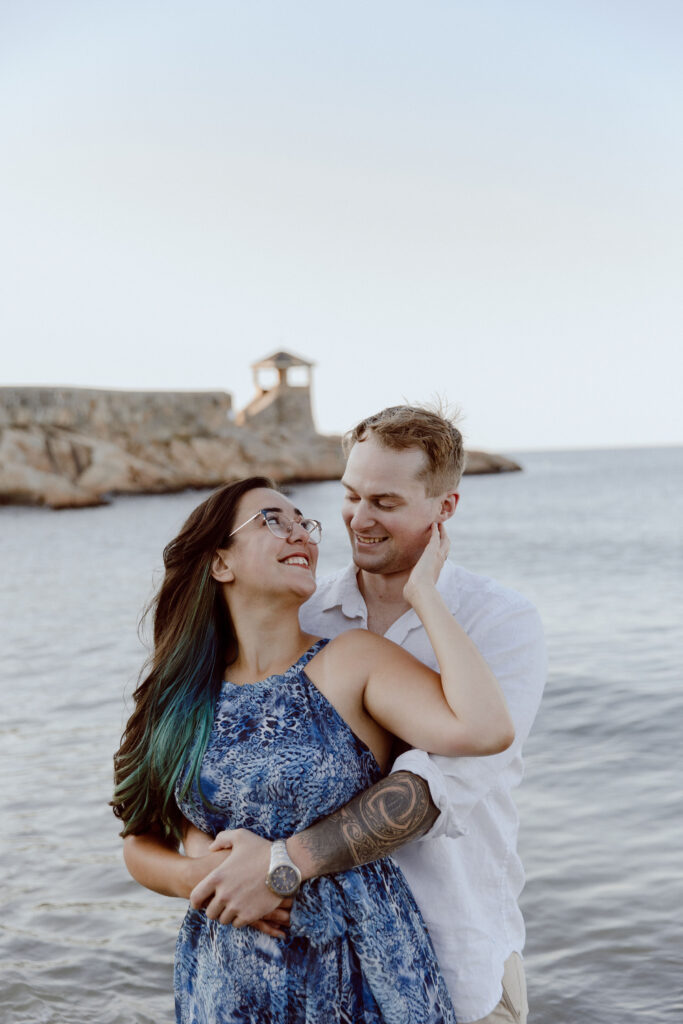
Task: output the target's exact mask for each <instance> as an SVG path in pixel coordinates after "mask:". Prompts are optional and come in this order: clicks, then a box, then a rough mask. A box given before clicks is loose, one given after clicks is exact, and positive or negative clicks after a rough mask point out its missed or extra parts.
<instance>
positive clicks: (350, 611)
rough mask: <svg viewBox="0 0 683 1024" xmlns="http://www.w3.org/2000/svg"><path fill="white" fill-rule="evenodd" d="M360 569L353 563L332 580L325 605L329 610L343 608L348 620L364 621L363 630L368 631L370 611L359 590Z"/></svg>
mask: <svg viewBox="0 0 683 1024" xmlns="http://www.w3.org/2000/svg"><path fill="white" fill-rule="evenodd" d="M357 572H358V569H357V568H356V566H355V564H354V563H353V562H351V563H350V565H348V566H347V567H346V569H344V571H343V572H341V573H339V575H338V576H335V577H334V578H333V579H332V583H331V586H330V589H329V592H328V595H327V599H326V601H325V604H326V606H327V607H328V608H341V610H342V613H343V614H344V615H345V616H346V618H347V619H362V623H363V628H364V629H367V625H368V609H367V608H366V606H365V601H364V599H363V595H362V594H361V592H360V590H359V589H358V579H357V576H356V574H357Z"/></svg>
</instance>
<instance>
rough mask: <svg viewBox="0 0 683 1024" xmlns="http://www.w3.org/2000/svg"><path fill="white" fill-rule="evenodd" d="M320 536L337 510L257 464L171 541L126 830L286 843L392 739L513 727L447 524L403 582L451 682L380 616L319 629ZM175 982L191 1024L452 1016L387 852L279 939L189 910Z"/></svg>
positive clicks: (125, 763)
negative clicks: (313, 506)
mask: <svg viewBox="0 0 683 1024" xmlns="http://www.w3.org/2000/svg"><path fill="white" fill-rule="evenodd" d="M319 536H320V524H319V523H317V522H316V521H315V520H306V519H303V518H302V516H301V513H300V512H299V510H298V509H295V508H294V507H293V505H292V504H291V502H290V501H288V500H287V499H286V498H285V497H284V496H283V495H282V494H280V493H278V492H277V491H276V490H274V489H273V488H272V485H271V483H270V481H268V480H266V479H265V478H263V477H252V478H250V479H248V480H243V481H241V482H239V483H236V484H231V485H228V486H226V487H224V488H222V489H221V490H219V491H217V492H216V493H215V494H214V495H212V496H211V497H210V498H209V499H208V500H207V501H205V502H203V503H202V504H201V505H200V506H199V507H198V508H197V509H195V511H194V512H193V513H192V514H191V515H190V517H189V519H188V520H187V522H186V523H185V525H184V527H183V529H182V530H181V532H180V534H179V535H178V537H177V538H176V539H175V540H174V541H172V542H171V544H169V545H168V547H167V548H166V550H165V551H164V563H165V567H166V573H165V577H164V580H163V582H162V585H161V588H160V590H159V594H158V597H157V600H156V608H155V619H154V645H155V646H154V654H153V659H152V663H151V668H150V671H149V673H148V675H147V676H146V678H144V679H143V681H142V683H141V684H140V686H139V687H138V689H137V691H136V693H135V699H136V707H135V710H134V712H133V714H132V716H131V718H130V720H129V722H128V725H127V728H126V731H125V733H124V737H123V740H122V745H121V748H120V750H119V752H118V753H117V755H116V758H115V779H116V790H115V795H114V801H113V804H114V810H115V813H116V814H117V815H118V816H119V817H120V818H121V819H122V820H123V821H124V829H123V832H122V835H124V836H127V835H152V836H153V835H157V836H161V837H163V838H164V839H165V840H167V841H168V843H169V845H171V846H177V844H178V842H179V840H180V839H181V837H182V834H183V832H184V830H185V828H186V827H187V824H188V822H191V823H193V824H194V825H195V826H196V827H198V828H199V829H201V830H203V831H204V832H207V833H209V834H211V835H214V836H215V835H216V834H217V833H218V832H220V831H221V830H222V829H226V828H236V827H244V828H247V829H250V830H251V831H253V832H256V833H258V834H259V835H261V836H264V837H266V838H267V839H269V840H273V841H275V840H282V839H286V837H287V836H289V835H291V834H292V833H293V832H294V831H297V830H299V829H301V828H304V827H306V826H307V825H309V824H311V823H312V822H313V821H314V820H316V819H317V818H319V817H321V816H325V815H327V814H329V813H331V812H332V811H333V810H335V809H336V808H337V807H339V806H341V805H343V804H345V803H346V802H347V801H348V800H349V799H350V798H351V797H352V796H353V795H354V794H355V793H356V792H359V791H361V790H363V789H365V788H367V787H368V786H369V785H371V784H372V783H373V782H375V781H377V780H378V779H379V778H380V777H381V775H382V774H383V773H384V771H385V770H386V768H387V767H388V763H389V758H390V751H391V744H392V740H393V738H394V736H400V737H401V738H402V739H404V740H406V741H407V742H408V743H410V744H412V745H414V746H419V747H422V748H423V749H427V750H429V751H432V752H434V753H440V754H445V755H454V754H466V755H473V754H491V753H496V752H498V751H499V750H502V749H504V748H505V747H506V746H507V745H509V743H510V742H511V740H512V726H511V723H510V719H509V716H508V714H507V709H506V707H505V703H504V700H503V698H502V695H501V693H500V691H499V689H498V686H497V683H496V681H495V679H494V678H493V676H492V675H491V673H490V672H489V670H488V668H487V666H486V663H485V662H484V661H483V659H482V658H481V657H480V656H479V654H478V652H477V651H476V649H475V648H474V647H473V645H472V644H471V643H470V642H469V640H468V639H467V637H466V636H465V634H464V633H463V632H462V630H461V629H460V628H459V626H458V625H457V624H456V623H455V621H454V620H453V618H452V616H451V615H450V613H449V612H448V610H447V609H446V608H445V606H444V605H443V603H442V601H441V598H440V596H439V595H438V592H437V591H436V588H435V585H434V584H435V581H436V578H437V577H438V573H439V570H440V568H441V565H442V564H443V560H444V559H445V557H446V553H447V541H446V539H445V536H442V535H441V534H440V531H439V528H438V527H437V526H433V527H432V538H431V540H430V542H429V544H428V546H427V548H426V550H425V552H424V554H423V556H422V558H421V559H420V561H419V562H418V564H417V565H416V566H415V568H414V569H413V571H412V573H411V576H410V579H409V580H408V583H407V584H406V588H405V596H406V599H407V600H408V601H410V603H411V604H412V605H413V607H414V608H415V610H416V611H417V613H418V615H420V617H421V619H422V621H423V623H424V625H425V628H426V629H427V632H428V634H429V637H430V640H431V642H432V646H433V647H434V650H435V652H436V654H437V657H438V659H439V664H440V666H441V669H442V675H441V678H440V677H439V676H437V675H436V674H435V673H434V672H432V671H431V670H430V669H428V668H426V667H425V666H424V665H422V664H421V663H419V662H417V661H416V660H415V659H413V658H412V657H411V656H410V655H408V654H406V653H405V652H404V651H402V650H401V649H400V648H398V647H396V646H395V645H393V644H391V643H390V642H388V641H386V640H384V639H383V638H381V637H378V636H376V635H374V634H372V633H369V632H366V631H361V630H353V631H351V632H349V633H345V634H343V635H342V636H340V637H338V638H336V639H335V640H332V641H331V642H329V643H328V642H327V641H325V640H321V639H318V638H316V637H312V636H308V635H306V634H303V633H302V631H301V629H300V627H299V622H298V611H299V607H300V605H301V604H302V603H303V602H304V601H305V600H306V599H307V598H308V597H309V596H310V595H311V594H312V593H313V590H314V589H315V579H314V572H315V567H316V562H317V547H316V544H317V541H318V540H319ZM283 845H284V844H282V843H280V844H279V845H275V844H274V847H273V850H274V858H273V860H272V861H271V872H270V875H269V881H268V884H269V885H270V886H271V888H273V889H274V891H275V892H277V893H278V894H280V893H282V894H283V895H285V894H286V893H287V892H289V891H291V892H294V891H295V890H296V889H297V879H296V866H295V865H291V864H290V863H287V852H286V847H285V848H284V849H282V847H283ZM168 855H169V857H171V858H173V857H176V856H178V855H176V854H175V853H174V852H173V850H169V851H168ZM278 857H280V858H281V861H278ZM155 870H156V869H155ZM152 873H153V872H152ZM136 877H138V880H140V881H143V882H144V883H145V884H150V885H152V887H154V888H162V889H163V886H160V884H159V881H158V879H156V880H155V879H151V878H144V877H141V875H140V873H137V874H136ZM278 887H279V888H278ZM175 991H176V1012H177V1019H178V1020H179V1021H181V1022H200V1021H201V1022H209V1021H210V1022H237V1021H240V1022H241V1021H254V1022H256V1021H258V1022H261V1024H262V1022H266V1021H272V1022H274V1024H283V1022H285V1021H287V1022H302V1024H304V1022H305V1024H313V1022H316V1024H317V1022H320V1021H325V1022H328V1021H334V1020H337V1021H354V1022H367V1024H380V1022H389V1021H399V1020H401V1021H410V1022H411V1024H420V1022H430V1024H437V1022H444V1024H450V1022H453V1021H454V1015H453V1011H452V1007H451V1004H450V1000H449V998H448V994H447V992H446V989H445V985H444V983H443V980H442V979H441V976H440V973H439V970H438V965H437V963H436V960H435V957H434V953H433V950H432V948H431V944H430V942H429V938H428V936H427V934H426V931H425V929H424V926H423V924H422V921H421V918H420V915H419V911H418V910H417V907H416V905H415V903H414V900H413V899H412V895H411V893H410V891H409V889H408V887H407V885H406V883H405V881H404V879H403V876H402V875H401V874H400V872H399V870H398V868H397V867H396V866H395V865H394V864H393V862H392V861H391V860H389V859H386V860H382V861H378V862H376V863H372V864H368V865H365V866H363V867H359V868H357V869H354V870H353V871H348V872H344V873H341V874H338V875H331V876H327V877H323V878H318V879H314V880H312V881H311V882H308V883H304V884H303V885H302V886H301V888H300V889H299V890H298V892H297V895H296V899H295V901H294V906H293V908H292V914H291V925H290V929H289V934H288V935H287V937H286V938H285V939H283V940H280V941H276V940H275V939H274V938H272V937H270V936H267V935H264V934H263V933H261V932H258V931H256V930H255V929H252V928H245V929H238V928H233V927H231V926H228V925H221V924H220V923H218V922H216V921H215V920H210V919H208V918H207V916H206V914H204V913H203V912H202V911H200V910H196V909H192V908H191V909H189V910H188V912H187V915H186V917H185V920H184V922H183V925H182V927H181V931H180V935H179V938H178V944H177V949H176V968H175Z"/></svg>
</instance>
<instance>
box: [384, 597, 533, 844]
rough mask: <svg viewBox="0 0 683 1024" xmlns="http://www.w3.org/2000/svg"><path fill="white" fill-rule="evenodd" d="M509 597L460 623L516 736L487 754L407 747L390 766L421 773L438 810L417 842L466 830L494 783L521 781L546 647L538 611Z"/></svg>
mask: <svg viewBox="0 0 683 1024" xmlns="http://www.w3.org/2000/svg"><path fill="white" fill-rule="evenodd" d="M509 593H511V594H513V593H514V592H509ZM514 598H515V599H516V600H510V601H508V602H507V603H506V604H504V605H503V606H502V607H499V608H498V609H497V614H495V615H493V616H492V615H491V614H490V612H491V609H490V608H489V609H488V614H482V615H477V614H476V613H475V615H474V617H473V619H474V620H473V621H472V622H471V623H469V622H468V623H461V625H463V628H465V629H466V631H467V633H468V634H469V636H470V637H471V639H472V640H473V641H474V643H475V644H476V645H477V647H478V648H479V650H480V651H481V653H482V654H483V656H484V658H485V659H486V661H487V663H488V665H489V667H490V668H491V671H492V672H493V674H494V675H495V677H496V679H497V680H498V683H499V685H500V687H501V689H502V691H503V693H504V695H505V699H506V701H507V704H508V708H509V710H510V715H511V717H512V721H513V723H514V727H515V739H514V741H513V743H512V744H511V745H510V747H508V749H507V750H504V751H502V752H501V753H500V754H493V755H490V756H487V757H443V756H440V755H437V754H428V753H426V752H425V751H424V750H407V751H406V752H405V753H403V754H401V755H400V757H398V758H397V759H396V761H395V762H394V764H393V766H392V772H395V771H408V772H412V773H413V774H414V775H419V776H420V777H421V778H423V779H424V780H425V781H426V782H427V784H428V786H429V790H430V793H431V797H432V800H433V802H434V805H435V806H436V808H437V809H438V810H439V812H440V813H439V817H438V818H437V819H436V821H435V823H434V825H433V826H432V828H431V829H430V830H429V832H426V833H425V835H424V836H422V839H421V840H418V842H420V841H421V842H424V841H425V840H427V839H435V838H437V837H439V836H450V837H451V838H457V837H458V836H463V835H467V832H468V824H467V822H468V818H469V816H470V814H471V813H472V810H473V808H475V807H476V806H477V805H478V804H479V803H480V801H481V800H482V799H484V798H485V797H486V796H487V794H489V793H491V792H492V791H493V790H494V789H495V788H496V787H497V786H499V785H504V786H505V788H506V789H509V788H512V787H514V786H516V785H518V784H519V782H520V781H521V778H522V774H523V765H522V756H521V752H522V745H523V744H524V741H525V740H526V738H527V736H528V735H529V731H530V729H531V726H532V723H533V721H534V718H535V716H536V712H537V711H538V707H539V704H540V701H541V696H542V694H543V687H544V684H545V678H546V650H545V642H544V638H543V629H542V626H541V621H540V618H539V615H538V612H537V611H536V609H535V608H534V606H533V605H532V604H531V603H530V602H528V601H527V600H526V599H525V598H522V597H521V596H520V595H518V594H514ZM405 646H408V645H407V644H406V645H405ZM423 660H424V659H423ZM435 667H436V670H437V671H438V666H435Z"/></svg>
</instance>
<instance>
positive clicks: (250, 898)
mask: <svg viewBox="0 0 683 1024" xmlns="http://www.w3.org/2000/svg"><path fill="white" fill-rule="evenodd" d="M271 845H272V844H271V843H270V842H269V841H268V840H267V839H263V838H261V836H257V835H255V834H254V833H253V832H249V831H248V830H247V829H244V828H238V829H232V830H230V831H225V832H219V834H218V835H217V836H216V838H215V840H214V841H213V843H212V844H211V850H212V851H218V850H223V851H228V856H227V857H226V858H225V860H224V862H223V863H222V864H221V865H220V867H218V868H216V869H215V870H214V871H212V872H211V873H210V874H209V875H207V877H206V878H204V879H203V880H202V881H201V882H200V883H199V884H198V885H196V886H195V887H194V889H193V890H192V892H191V894H190V903H191V904H192V906H193V907H194V908H195V910H200V909H202V908H203V909H204V910H205V911H206V916H207V917H209V918H211V919H212V920H214V921H220V923H221V924H231V925H233V927H235V928H242V927H244V925H247V924H251V925H253V926H254V927H255V928H258V930H259V931H262V932H265V934H266V935H273V936H275V937H277V938H284V932H283V931H282V926H283V925H286V924H288V923H289V910H288V908H289V907H291V905H292V901H291V900H282V899H281V898H280V897H279V896H276V895H275V893H273V892H271V891H270V889H269V888H268V886H267V885H266V875H267V873H268V868H269V867H270V848H271ZM278 926H279V927H278Z"/></svg>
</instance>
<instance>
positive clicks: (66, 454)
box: [0, 388, 343, 508]
mask: <svg viewBox="0 0 683 1024" xmlns="http://www.w3.org/2000/svg"><path fill="white" fill-rule="evenodd" d="M231 404H232V403H231V398H230V395H228V394H226V393H223V392H162V391H158V392H149V391H147V392H142V391H140V392H135V391H130V392H129V391H98V390H95V389H86V388H2V389H0V502H4V503H16V504H30V505H49V506H51V507H52V508H76V507H81V506H87V505H98V504H102V503H103V502H104V501H106V498H107V496H108V495H110V494H114V493H117V494H126V493H128V494H140V493H154V492H166V491H177V490H183V489H185V488H187V487H214V486H218V485H219V484H222V483H225V482H226V481H229V480H237V479H239V478H240V477H243V476H250V475H252V474H257V473H258V474H261V473H262V474H264V475H267V476H271V477H273V479H275V480H277V481H278V482H284V481H287V480H295V479H296V480H327V479H337V478H338V477H339V476H340V475H341V471H342V469H343V458H342V454H341V446H340V441H339V438H338V437H323V436H320V435H318V434H313V433H312V434H311V435H310V436H309V435H306V436H299V435H293V434H292V433H291V432H290V431H287V430H286V429H283V428H278V427H277V426H275V425H273V426H272V427H271V428H270V429H268V430H267V431H259V430H258V429H248V428H243V427H238V426H236V425H235V423H233V422H232V420H231Z"/></svg>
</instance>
